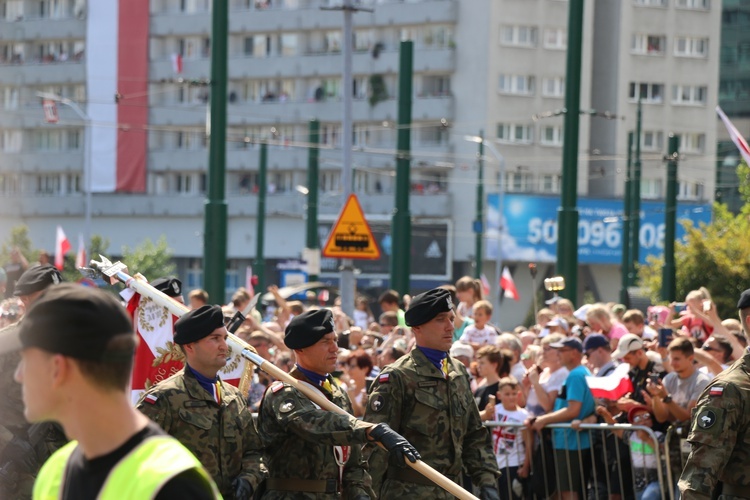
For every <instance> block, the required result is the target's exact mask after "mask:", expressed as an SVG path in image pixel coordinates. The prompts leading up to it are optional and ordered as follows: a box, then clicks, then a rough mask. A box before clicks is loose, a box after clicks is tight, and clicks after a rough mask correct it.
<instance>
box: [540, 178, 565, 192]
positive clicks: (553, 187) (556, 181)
mask: <svg viewBox="0 0 750 500" xmlns="http://www.w3.org/2000/svg"><path fill="white" fill-rule="evenodd" d="M539 191H540V192H542V193H559V192H560V175H558V174H543V175H541V176H540V179H539Z"/></svg>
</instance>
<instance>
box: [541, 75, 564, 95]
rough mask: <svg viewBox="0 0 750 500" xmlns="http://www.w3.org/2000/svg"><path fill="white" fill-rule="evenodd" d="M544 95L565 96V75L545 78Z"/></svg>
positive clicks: (543, 84) (543, 81)
mask: <svg viewBox="0 0 750 500" xmlns="http://www.w3.org/2000/svg"><path fill="white" fill-rule="evenodd" d="M542 95H543V96H544V97H565V77H562V76H555V77H550V78H543V79H542Z"/></svg>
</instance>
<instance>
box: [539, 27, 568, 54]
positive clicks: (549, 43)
mask: <svg viewBox="0 0 750 500" xmlns="http://www.w3.org/2000/svg"><path fill="white" fill-rule="evenodd" d="M544 48H545V49H553V50H565V49H567V48H568V30H567V28H545V29H544Z"/></svg>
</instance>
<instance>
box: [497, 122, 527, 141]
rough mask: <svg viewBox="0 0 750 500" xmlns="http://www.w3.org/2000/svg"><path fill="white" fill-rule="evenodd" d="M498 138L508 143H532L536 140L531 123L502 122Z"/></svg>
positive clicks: (499, 125) (498, 127)
mask: <svg viewBox="0 0 750 500" xmlns="http://www.w3.org/2000/svg"><path fill="white" fill-rule="evenodd" d="M497 139H498V140H499V141H500V142H505V143H508V144H531V143H533V142H534V128H533V127H532V126H531V125H520V124H516V123H500V124H498V126H497Z"/></svg>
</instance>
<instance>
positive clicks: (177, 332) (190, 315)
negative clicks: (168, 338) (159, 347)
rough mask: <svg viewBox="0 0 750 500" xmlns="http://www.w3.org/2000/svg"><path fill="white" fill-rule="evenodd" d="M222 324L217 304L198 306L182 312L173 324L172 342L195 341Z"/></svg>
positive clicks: (221, 315)
mask: <svg viewBox="0 0 750 500" xmlns="http://www.w3.org/2000/svg"><path fill="white" fill-rule="evenodd" d="M222 326H224V315H223V314H222V313H221V307H219V306H209V305H205V306H200V307H199V308H198V309H193V310H192V311H188V312H187V313H185V314H183V315H182V316H181V317H180V319H178V320H177V321H176V322H175V324H174V343H175V344H178V345H184V344H189V343H191V342H197V341H199V340H200V339H202V338H204V337H208V336H209V335H211V334H212V333H213V331H214V330H216V329H217V328H221V327H222Z"/></svg>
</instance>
